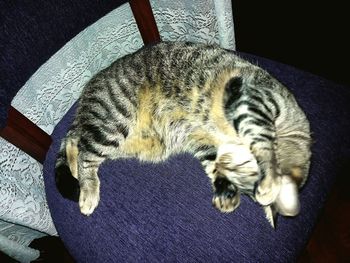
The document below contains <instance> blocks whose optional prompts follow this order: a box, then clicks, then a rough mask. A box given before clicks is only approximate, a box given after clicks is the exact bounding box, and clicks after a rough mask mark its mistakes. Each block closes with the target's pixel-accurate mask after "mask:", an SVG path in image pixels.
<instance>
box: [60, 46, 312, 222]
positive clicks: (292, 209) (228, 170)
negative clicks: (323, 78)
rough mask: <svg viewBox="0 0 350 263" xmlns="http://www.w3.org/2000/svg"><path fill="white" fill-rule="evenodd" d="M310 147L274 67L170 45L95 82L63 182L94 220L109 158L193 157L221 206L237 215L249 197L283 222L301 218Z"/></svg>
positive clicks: (69, 148) (83, 100) (69, 142)
mask: <svg viewBox="0 0 350 263" xmlns="http://www.w3.org/2000/svg"><path fill="white" fill-rule="evenodd" d="M310 142H311V139H310V130H309V123H308V121H307V119H306V116H305V114H304V113H303V111H302V110H301V109H300V107H299V106H298V104H297V102H296V101H295V99H294V97H293V95H292V94H291V93H290V92H289V91H288V90H287V88H285V87H284V86H283V85H282V84H280V83H279V82H278V81H277V80H275V79H274V78H273V77H272V76H270V75H269V74H268V73H267V72H266V71H264V70H262V69H261V68H259V67H257V66H255V65H253V64H251V63H249V62H247V61H245V60H243V59H242V58H240V57H239V56H237V55H236V54H235V53H233V52H231V51H227V50H225V49H222V48H220V47H218V46H215V45H206V44H195V43H183V42H161V43H159V44H156V45H153V46H146V47H143V48H142V49H140V50H139V51H137V52H135V53H133V54H130V55H126V56H124V57H122V58H120V59H118V60H116V61H115V62H114V63H112V64H111V65H110V66H109V67H107V68H106V69H104V70H102V71H101V72H100V73H98V74H97V75H95V76H94V77H93V78H92V79H91V80H90V81H89V82H88V83H87V85H86V86H85V88H84V89H83V92H82V94H81V96H80V99H79V104H78V108H77V112H76V116H75V119H74V121H73V123H72V126H71V127H70V129H69V131H68V133H67V135H66V137H65V138H63V140H62V143H61V147H60V150H59V153H58V157H57V161H56V168H55V169H56V185H57V187H58V189H59V191H60V192H61V194H62V195H63V196H64V197H66V198H69V199H72V200H75V201H78V202H79V206H80V211H81V213H82V214H84V215H90V214H91V213H92V212H93V211H94V210H95V208H96V207H97V205H98V203H99V199H100V193H99V191H100V181H99V178H98V175H97V172H98V168H99V166H100V164H101V163H102V162H103V161H104V160H106V159H118V158H129V157H136V158H138V159H139V160H140V161H148V162H160V161H162V160H165V159H166V158H168V157H169V156H170V155H174V154H178V153H183V152H187V153H191V154H193V156H194V157H196V158H198V159H199V161H200V162H201V164H202V165H203V168H204V170H205V172H206V174H207V175H208V177H209V178H210V180H211V183H212V188H213V193H214V194H213V198H212V203H213V205H214V206H215V207H216V208H217V209H219V210H220V211H222V212H232V211H234V210H235V209H236V208H237V207H238V205H239V203H240V195H241V194H247V195H249V196H250V197H251V198H252V199H253V200H255V201H257V202H258V203H259V204H261V205H262V206H263V208H264V210H265V213H266V216H267V219H268V220H269V221H270V223H271V224H272V225H273V226H274V220H275V217H276V215H277V214H278V213H279V214H281V215H286V216H295V215H296V214H298V212H299V198H298V188H299V187H301V186H302V185H303V184H304V182H305V180H306V178H307V175H308V169H309V162H310V155H311V152H310Z"/></svg>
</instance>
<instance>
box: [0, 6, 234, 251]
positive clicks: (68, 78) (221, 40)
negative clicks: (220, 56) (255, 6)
mask: <svg viewBox="0 0 350 263" xmlns="http://www.w3.org/2000/svg"><path fill="white" fill-rule="evenodd" d="M151 5H152V9H153V13H154V16H155V19H156V22H157V25H158V28H159V31H160V35H161V38H162V40H164V41H191V42H204V43H217V44H220V45H221V46H222V47H224V48H227V49H232V50H233V49H235V41H234V30H233V20H232V11H231V10H232V9H231V1H228V0H221V1H214V0H212V1H210V0H196V1H168V0H163V1H157V0H153V1H151ZM142 46H143V42H142V39H141V36H140V33H139V31H138V28H137V25H136V22H135V20H134V18H133V15H132V12H131V9H130V6H129V4H124V5H122V6H121V7H119V8H117V9H115V10H113V11H112V12H110V13H109V14H107V15H106V16H104V17H103V18H101V19H100V20H98V21H97V22H96V23H94V24H93V25H91V26H89V27H88V28H86V29H85V30H83V31H82V32H81V33H79V34H78V35H77V36H76V37H74V38H73V39H72V40H71V41H69V42H68V43H67V44H66V45H65V46H63V47H62V48H61V49H60V50H59V51H58V52H56V53H55V54H54V55H53V56H52V57H51V58H50V59H49V60H48V61H47V62H46V63H44V64H43V65H42V66H41V67H40V68H39V69H38V70H37V71H36V72H35V73H34V74H33V75H32V76H31V78H30V79H29V80H28V81H27V82H26V84H25V85H24V86H23V87H22V89H21V90H20V91H19V92H18V94H17V95H16V97H15V98H14V100H13V101H12V106H13V107H15V108H16V109H17V110H19V111H20V112H21V113H22V114H24V115H25V116H26V117H27V118H29V119H30V120H32V121H33V122H34V123H35V124H36V125H38V126H39V127H40V128H41V129H43V130H44V131H45V132H47V133H48V134H51V133H52V131H53V129H54V127H55V125H56V124H57V123H58V122H59V121H60V120H61V119H62V117H63V116H64V115H65V114H66V112H67V111H68V110H69V108H70V107H71V106H72V105H73V103H74V102H75V101H76V100H77V99H78V97H79V95H80V92H81V90H82V88H83V86H84V84H85V83H86V82H87V81H88V80H89V79H90V78H91V77H92V76H93V75H94V74H96V73H97V72H99V71H100V70H102V69H103V68H105V67H107V66H108V65H110V64H111V63H112V62H113V61H114V60H116V59H117V58H119V57H122V56H124V55H126V54H128V53H132V52H134V51H136V50H138V49H139V48H141V47H142ZM0 148H1V151H0V197H1V198H0V237H1V238H0V250H3V248H4V246H3V245H2V242H3V241H1V240H4V238H5V240H6V239H7V240H12V241H13V240H15V241H16V242H17V243H19V244H21V245H24V246H26V245H28V244H29V243H30V241H32V240H33V239H34V238H38V237H41V236H42V235H45V234H48V235H57V231H56V229H55V226H54V224H53V221H52V219H51V216H50V211H49V209H48V206H47V202H46V197H45V188H44V182H43V175H42V165H41V164H40V163H38V162H37V161H35V160H34V159H33V158H31V157H30V156H28V155H27V154H25V153H24V152H23V151H21V150H19V149H18V148H16V147H15V146H13V145H12V144H10V143H8V142H7V141H5V140H4V139H2V138H0ZM16 226H18V227H17V229H16ZM23 227H24V228H23ZM9 229H11V231H9ZM23 229H27V230H28V231H23Z"/></svg>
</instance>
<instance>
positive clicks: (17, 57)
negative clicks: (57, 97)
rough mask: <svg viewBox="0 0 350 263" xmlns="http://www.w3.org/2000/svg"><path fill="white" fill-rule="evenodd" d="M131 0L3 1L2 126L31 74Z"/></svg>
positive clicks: (0, 13)
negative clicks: (76, 38) (66, 44)
mask: <svg viewBox="0 0 350 263" xmlns="http://www.w3.org/2000/svg"><path fill="white" fill-rule="evenodd" d="M125 2H127V1H122V0H115V1H98V0H89V1H75V0H60V1H47V0H37V1H12V0H2V1H0V23H1V27H0V52H1V53H0V128H2V127H4V126H5V124H6V119H7V111H8V107H9V105H10V103H11V101H12V99H13V97H14V96H15V95H16V93H17V92H18V90H19V89H20V88H21V87H22V86H23V85H24V83H25V82H26V81H27V80H28V78H29V77H30V76H31V75H32V74H33V73H34V72H35V71H36V70H37V69H38V68H39V67H40V66H41V65H42V64H43V63H44V62H45V61H46V60H47V59H48V58H50V57H51V56H52V55H53V54H54V53H55V52H56V51H57V50H59V49H60V48H61V47H62V46H63V45H64V44H65V43H66V42H67V41H69V40H70V39H72V38H73V37H74V36H75V35H77V34H78V33H79V32H80V31H82V30H83V29H84V28H86V27H87V26H89V25H90V24H92V23H93V22H95V21H96V20H98V19H99V18H100V17H102V16H103V15H105V14H107V13H108V12H109V11H111V10H113V9H115V8H116V7H118V6H120V5H121V4H123V3H125Z"/></svg>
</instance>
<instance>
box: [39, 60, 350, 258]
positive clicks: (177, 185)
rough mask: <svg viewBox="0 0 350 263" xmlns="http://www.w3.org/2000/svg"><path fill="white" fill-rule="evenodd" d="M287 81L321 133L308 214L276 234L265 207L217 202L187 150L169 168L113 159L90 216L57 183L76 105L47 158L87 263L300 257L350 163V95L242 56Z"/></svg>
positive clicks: (75, 245)
mask: <svg viewBox="0 0 350 263" xmlns="http://www.w3.org/2000/svg"><path fill="white" fill-rule="evenodd" d="M242 56H243V57H245V58H247V59H248V60H251V61H253V62H255V63H256V62H257V63H258V64H259V66H261V67H263V68H265V69H266V70H268V71H269V72H270V73H271V74H272V75H273V76H275V77H276V78H277V79H279V80H280V81H281V82H282V83H284V84H285V85H286V86H287V87H289V88H290V90H291V91H292V92H293V93H294V95H295V96H296V99H297V101H298V102H299V104H300V105H301V107H302V108H303V109H304V110H305V112H306V114H307V116H308V118H309V120H310V123H311V130H312V137H313V139H314V144H313V147H312V152H313V156H312V164H311V170H310V177H309V180H308V182H307V184H306V185H305V187H304V188H303V189H302V191H301V196H300V198H301V212H300V215H298V216H297V217H295V218H285V217H279V218H278V221H277V228H276V229H275V230H274V229H272V228H271V226H270V225H269V223H268V221H267V220H266V219H265V217H264V213H263V210H262V209H261V207H260V206H259V205H258V204H256V203H254V202H253V201H252V200H250V199H249V198H247V197H243V200H242V202H241V205H240V207H239V208H238V209H237V210H236V211H235V212H233V213H230V214H222V213H220V212H218V211H217V210H216V209H214V208H213V207H212V205H211V197H212V192H211V187H210V183H209V179H208V178H207V177H206V175H205V174H204V171H203V170H202V168H201V166H200V163H199V162H198V161H197V160H196V159H194V158H193V157H191V156H189V155H179V156H174V157H172V158H170V159H169V160H168V161H166V162H164V163H161V164H147V163H143V164H141V163H139V162H138V161H137V160H118V161H107V162H105V163H104V164H103V165H102V166H101V167H100V170H99V175H100V180H101V201H100V204H99V206H98V207H97V209H96V210H95V212H94V213H93V214H92V215H91V216H89V217H85V216H83V215H81V214H80V211H79V208H78V205H77V203H74V202H72V201H69V200H66V199H64V198H62V197H61V195H60V194H59V193H58V191H57V190H56V187H55V179H54V167H55V157H56V154H57V152H58V149H59V145H60V140H61V138H62V137H63V136H65V134H66V132H67V130H68V128H69V125H70V123H71V122H72V119H73V115H74V112H75V109H76V105H75V106H73V107H72V108H71V109H70V111H69V112H68V113H67V114H66V115H65V117H64V118H63V119H62V121H61V122H60V123H59V124H58V125H57V126H56V128H55V130H54V132H53V134H52V139H53V143H52V146H51V148H50V150H49V152H48V154H47V158H46V161H45V163H44V180H45V187H46V194H47V200H48V204H49V208H50V211H51V214H52V218H53V221H54V223H55V226H56V228H57V231H58V233H59V235H60V237H61V239H62V240H63V242H64V244H65V246H66V247H67V249H68V251H69V252H70V253H71V255H72V256H73V257H74V258H75V259H76V260H77V261H78V262H175V261H176V262H292V261H295V260H296V259H297V258H298V256H299V255H300V253H301V252H302V250H303V248H304V247H305V246H306V244H307V242H308V239H309V237H310V235H311V233H312V230H313V228H314V226H315V223H316V221H317V217H318V215H319V213H320V211H321V209H322V207H323V205H324V203H325V200H326V197H327V194H328V193H329V191H330V188H331V186H332V182H333V181H334V179H335V177H336V174H337V168H338V165H339V163H340V161H341V160H342V159H344V158H345V157H349V156H350V151H349V145H350V142H349V140H350V136H349V134H350V127H349V126H350V125H349V120H350V114H349V106H348V104H349V101H350V94H349V92H348V91H347V90H346V88H344V87H342V86H340V85H337V84H334V83H332V82H329V81H327V80H324V79H322V78H320V77H317V76H314V75H312V74H309V73H306V72H303V71H300V70H297V69H295V68H293V67H290V66H287V65H283V64H280V63H277V62H273V61H270V60H267V59H263V58H259V57H256V56H252V55H248V54H242Z"/></svg>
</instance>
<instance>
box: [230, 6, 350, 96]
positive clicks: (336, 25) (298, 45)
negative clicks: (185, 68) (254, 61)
mask: <svg viewBox="0 0 350 263" xmlns="http://www.w3.org/2000/svg"><path fill="white" fill-rule="evenodd" d="M232 7H233V18H234V23H235V35H236V37H235V38H236V47H237V50H238V51H243V52H247V53H252V54H255V55H259V56H262V57H266V58H269V59H272V60H276V61H279V62H282V63H285V64H289V65H293V66H295V67H297V68H300V69H303V70H305V71H309V72H311V73H314V74H316V75H319V76H322V77H324V78H327V79H330V80H333V81H335V82H337V83H341V84H345V85H347V86H348V87H349V89H350V72H349V70H350V65H349V63H350V55H349V54H350V52H349V49H350V41H349V38H350V19H349V17H350V9H349V8H348V7H346V4H345V1H340V0H332V1H322V0H319V1H313V0H304V1H298V0H297V1H274V0H272V1H257V0H255V1H252V0H232Z"/></svg>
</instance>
